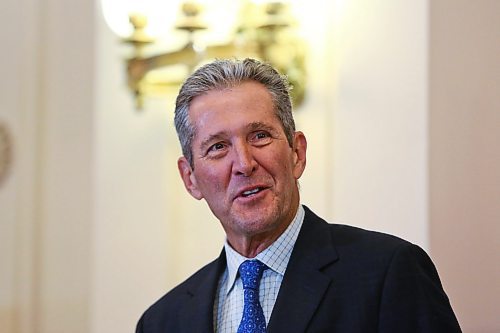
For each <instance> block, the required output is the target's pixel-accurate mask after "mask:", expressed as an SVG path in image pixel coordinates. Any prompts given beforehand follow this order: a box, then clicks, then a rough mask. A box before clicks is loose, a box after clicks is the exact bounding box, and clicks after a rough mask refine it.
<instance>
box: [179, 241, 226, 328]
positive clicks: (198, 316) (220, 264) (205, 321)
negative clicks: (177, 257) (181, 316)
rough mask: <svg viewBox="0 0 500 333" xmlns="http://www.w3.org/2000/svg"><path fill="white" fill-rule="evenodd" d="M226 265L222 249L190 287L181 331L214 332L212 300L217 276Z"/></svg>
mask: <svg viewBox="0 0 500 333" xmlns="http://www.w3.org/2000/svg"><path fill="white" fill-rule="evenodd" d="M225 267H226V255H225V252H224V250H222V253H221V254H220V256H219V258H218V259H217V260H215V261H214V262H213V263H212V264H211V265H210V266H209V267H208V272H207V274H206V275H205V276H204V278H203V279H202V280H199V281H197V284H196V285H193V286H192V287H190V288H189V289H188V290H187V291H186V293H187V294H188V295H187V297H189V298H190V299H189V301H188V306H187V307H186V308H187V313H186V317H185V320H184V322H183V325H185V329H183V330H182V331H183V332H200V333H202V332H210V333H212V332H214V321H213V314H214V312H213V311H214V300H215V297H216V293H217V286H218V283H219V278H220V276H221V275H222V273H223V272H224V269H225Z"/></svg>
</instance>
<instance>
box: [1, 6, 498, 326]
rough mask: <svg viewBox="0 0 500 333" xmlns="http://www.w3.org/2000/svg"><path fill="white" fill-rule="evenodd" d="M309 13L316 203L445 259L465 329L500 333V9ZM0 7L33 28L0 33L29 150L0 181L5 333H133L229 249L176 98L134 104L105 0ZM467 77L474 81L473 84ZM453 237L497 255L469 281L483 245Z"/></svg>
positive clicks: (307, 121) (11, 106) (309, 173)
mask: <svg viewBox="0 0 500 333" xmlns="http://www.w3.org/2000/svg"><path fill="white" fill-rule="evenodd" d="M298 3H301V6H303V7H302V8H301V9H300V10H299V12H300V13H301V17H300V19H301V21H302V24H303V27H304V30H303V33H304V35H305V36H306V38H307V40H308V42H309V47H310V50H309V63H308V66H309V73H310V76H309V79H308V80H309V81H308V87H309V91H310V94H309V97H308V100H307V101H306V103H305V105H304V106H303V107H302V108H301V109H300V110H298V112H297V124H298V127H299V128H300V129H302V130H304V131H305V132H306V134H307V135H308V140H309V144H310V145H309V147H310V149H309V152H308V153H309V161H308V168H307V170H306V173H305V175H304V177H303V179H302V180H301V185H302V199H303V202H304V203H306V204H308V205H310V206H311V207H312V208H313V209H315V210H316V211H317V212H319V213H320V214H321V215H323V216H325V217H327V218H329V219H330V220H335V221H338V222H342V223H349V224H355V225H360V226H362V227H366V228H370V229H376V230H383V231H387V232H390V233H394V234H397V235H400V236H402V237H404V238H407V239H409V240H411V241H413V242H415V243H417V244H419V245H421V246H423V247H424V248H427V249H429V247H430V250H431V256H432V257H433V258H435V259H436V262H437V264H438V268H439V271H440V272H441V275H442V277H443V283H444V286H445V288H446V289H447V290H448V292H449V294H450V297H451V299H452V302H453V304H454V305H455V306H456V308H457V311H458V314H459V317H460V318H459V319H460V321H461V323H462V324H463V325H464V328H465V327H467V328H468V329H470V331H478V330H480V329H484V330H487V329H497V330H498V328H499V325H498V322H496V323H495V322H494V313H493V311H494V309H495V308H498V306H496V307H495V305H496V304H498V303H496V304H495V303H494V302H495V301H496V299H498V297H494V295H496V294H494V293H493V292H492V291H493V289H494V288H498V283H497V284H495V280H494V279H495V276H494V275H492V276H491V278H488V277H485V276H486V275H485V274H484V273H490V274H494V271H493V269H490V270H488V269H487V267H491V266H488V263H491V262H493V258H496V257H494V256H495V255H497V254H496V252H495V248H493V245H492V246H491V247H490V248H488V247H485V245H484V244H479V242H480V239H487V237H490V240H491V244H494V243H493V242H494V241H495V240H498V233H497V234H496V237H495V234H494V233H493V232H491V230H493V229H492V227H493V226H495V225H496V224H495V221H498V220H499V219H498V214H499V210H498V207H496V206H495V205H494V202H498V192H495V191H498V188H499V187H500V186H498V169H499V168H498V150H496V152H497V155H495V151H493V147H495V145H494V143H493V142H494V141H495V142H496V141H498V134H497V133H498V131H494V130H493V126H494V124H495V123H494V121H495V120H496V121H497V123H498V112H496V113H494V112H493V110H498V109H499V108H498V104H496V109H494V108H493V106H492V105H491V104H489V103H494V101H495V102H496V103H498V98H497V99H495V97H496V96H494V95H493V90H492V89H493V88H491V86H492V85H493V84H494V83H495V82H494V81H493V80H494V73H493V72H492V71H489V69H492V68H494V66H495V65H496V66H498V63H495V61H494V60H495V59H494V56H493V46H491V45H489V44H488V43H487V41H488V40H490V39H493V37H492V34H493V31H495V30H494V27H497V30H498V24H497V25H496V26H493V25H494V20H493V15H494V14H493V12H494V10H493V9H494V8H495V9H496V10H497V11H498V5H497V4H496V3H495V2H494V1H491V2H486V1H480V2H478V3H477V4H480V5H476V6H472V5H468V3H466V2H465V1H462V2H455V1H451V0H450V1H440V2H435V3H434V2H433V3H432V5H430V3H431V2H429V4H428V2H427V1H412V2H405V3H403V2H401V1H398V0H386V1H382V2H378V3H377V4H375V3H374V2H373V1H371V0H358V1H340V0H339V1H335V2H328V3H329V5H328V6H326V7H325V4H324V3H325V2H324V1H320V0H314V1H308V2H307V3H306V4H304V2H300V1H299V2H298ZM1 6H2V7H1V8H0V16H1V19H2V22H5V24H6V25H7V26H9V27H20V28H19V33H18V34H17V35H16V34H12V31H11V29H2V30H0V37H1V40H2V41H3V42H4V41H5V42H4V43H5V44H3V45H6V47H7V48H8V49H9V50H10V51H11V52H8V53H6V54H5V55H4V56H2V60H3V61H4V63H5V64H7V66H5V69H6V73H7V75H5V76H3V77H2V78H0V84H1V89H0V106H1V107H0V120H4V121H5V122H7V123H8V125H9V126H10V127H11V129H12V132H13V136H14V143H15V164H14V168H13V169H12V173H11V175H10V177H9V178H8V179H7V181H6V182H5V183H4V184H3V185H2V187H0V261H1V262H2V265H1V266H0V288H1V289H0V327H1V328H2V332H4V331H5V332H6V333H34V332H37V333H58V332H72V333H73V332H76V333H78V332H94V333H98V332H109V333H113V332H117V333H118V332H126V331H133V327H134V325H135V322H136V321H137V318H138V317H139V315H140V314H141V312H142V311H143V310H144V309H145V307H146V306H147V305H149V304H151V302H153V301H154V300H155V299H156V298H158V297H159V296H160V295H161V294H162V293H163V292H165V291H166V290H168V289H169V288H171V287H172V286H173V285H175V284H176V283H177V282H179V281H180V280H182V279H184V278H185V277H186V276H187V275H188V274H190V273H191V272H193V271H194V270H195V269H197V268H198V267H200V265H202V264H203V263H206V262H207V261H208V260H210V259H211V258H213V257H214V256H216V255H217V254H218V252H219V251H220V247H221V244H222V241H223V233H222V230H221V228H220V227H219V226H218V223H217V221H215V219H214V218H213V217H212V216H211V214H210V213H209V211H208V209H207V207H206V206H205V204H204V203H203V202H196V201H194V200H193V199H191V198H190V197H189V195H188V194H186V193H185V191H184V189H183V187H182V184H181V182H180V180H179V178H178V176H177V171H176V168H175V166H174V165H175V160H176V158H177V156H178V154H179V148H178V144H177V139H176V137H175V134H174V131H173V126H172V114H171V110H172V99H170V100H167V101H165V100H150V101H149V102H148V108H147V111H145V112H142V113H138V112H136V111H135V110H134V108H133V101H132V99H131V97H130V95H129V93H128V91H127V89H126V87H125V84H124V82H125V80H124V77H123V63H121V61H120V60H121V58H122V57H123V56H124V55H125V54H126V53H127V49H126V48H125V47H123V46H122V45H119V44H118V43H117V40H116V36H114V35H113V34H112V33H111V32H110V31H109V30H108V28H107V27H106V26H105V24H104V22H103V20H102V17H101V13H100V10H99V8H98V6H97V4H96V3H94V2H92V1H90V2H89V1H78V2H74V1H73V2H68V1H65V0H43V1H37V0H15V1H14V0H8V1H3V2H2V3H1ZM322 6H323V7H322ZM456 6H458V7H456ZM319 7H321V8H322V10H321V11H319V12H318V10H317V8H319ZM469 7H471V8H469ZM473 7H474V8H473ZM453 8H457V9H456V11H453V10H452V11H451V12H449V10H450V9H453ZM450 13H452V14H453V13H456V15H457V16H450V18H449V17H448V15H452V14H450ZM459 14H460V15H462V17H460V16H458V15H459ZM488 17H489V20H488V19H487V18H488ZM429 19H430V24H429ZM450 19H451V20H450ZM453 19H455V21H454V20H453ZM449 20H450V23H453V24H450V25H449V24H448V21H449ZM474 22H481V23H483V22H484V23H485V24H479V23H474ZM487 22H489V23H487ZM463 23H466V24H463ZM429 27H430V28H429ZM460 29H463V31H462V30H460ZM319 32H324V33H319ZM457 32H460V35H461V36H462V35H465V36H470V38H468V39H465V42H467V45H473V46H474V47H472V48H469V47H467V48H465V49H466V51H467V52H471V53H472V54H473V55H474V57H471V58H468V57H457V54H456V53H462V52H459V51H460V50H462V49H461V45H462V44H460V43H461V42H464V39H463V38H456V35H457ZM464 52H465V51H464ZM497 53H498V52H497ZM465 54H469V53H465ZM429 55H430V56H429ZM490 55H491V56H490ZM449 58H452V60H453V61H447V60H446V59H449ZM465 65H467V66H465ZM464 66H465V68H466V69H465V70H464ZM496 70H497V73H498V67H496ZM464 71H466V73H467V74H468V77H469V79H470V80H469V81H463V80H460V79H461V78H462V75H461V74H462V73H464ZM497 76H498V75H497ZM459 83H460V84H459ZM489 89H491V90H489ZM450 95H451V96H452V97H453V98H449V96H450ZM472 101H474V115H472V114H471V113H470V112H469V111H470V110H471V108H468V107H466V105H467V104H468V103H472ZM479 115H480V116H479ZM450 118H451V119H453V122H450V121H448V120H449V119H450ZM429 126H430V127H429ZM429 131H430V132H429ZM457 132H459V134H460V135H458V134H457ZM463 133H464V134H463ZM495 135H496V136H495ZM495 139H497V140H495ZM449 147H453V149H448V148H449ZM479 147H483V149H484V150H483V149H479ZM487 147H490V148H487ZM464 150H465V151H466V152H467V154H464V155H462V154H461V153H462V152H464ZM469 157H471V158H469ZM473 161H478V162H477V164H474V163H472V162H473ZM495 163H496V164H495ZM488 165H491V166H492V167H491V168H490V167H488ZM494 165H496V168H493V166H494ZM489 168H490V169H489ZM449 170H452V172H449ZM471 174H473V175H476V174H479V175H481V177H477V178H476V177H474V178H472V177H470V175H471ZM495 177H497V178H495ZM457 179H458V180H457ZM463 187H467V189H472V190H470V191H461V190H462V188H463ZM476 193H485V194H484V195H481V196H479V195H477V196H476V195H472V194H476ZM488 194H489V195H488ZM495 195H496V199H495ZM479 197H486V198H487V199H486V200H479V199H478V198H479ZM466 200H467V203H468V205H465V204H464V202H465V201H466ZM429 205H430V206H429ZM428 206H429V208H428ZM497 206H498V205H497ZM450 207H460V211H458V212H457V210H451V209H450ZM478 212H480V213H478ZM458 213H460V214H458ZM464 216H466V217H467V221H470V220H472V219H474V221H475V223H474V224H469V223H466V222H467V221H466V220H465V217H464ZM478 216H482V218H478ZM450 221H453V224H452V225H451V226H450ZM476 226H477V228H476ZM450 228H453V230H454V231H457V232H461V233H463V234H465V233H467V234H468V235H472V236H471V237H468V238H467V241H468V242H467V246H469V247H474V248H473V250H472V251H473V252H474V253H481V256H482V257H486V258H491V259H488V260H486V259H485V260H484V262H485V263H486V264H482V263H481V262H480V261H478V260H476V262H475V263H474V265H475V268H476V273H471V274H469V272H467V273H465V272H463V271H462V270H463V269H464V267H470V266H463V265H462V264H463V263H464V262H463V261H462V260H459V259H458V258H460V259H461V258H462V257H466V256H467V253H470V252H467V253H461V252H460V250H462V249H467V250H469V248H467V246H462V244H463V242H460V241H461V240H462V238H461V236H460V237H453V238H452V239H450V233H449V229H450ZM207 236H208V238H210V241H206V237H207ZM470 240H474V241H476V242H477V243H478V244H477V245H474V243H471V242H470ZM454 242H455V243H454ZM456 242H460V243H459V244H456ZM448 244H451V245H450V246H448ZM445 245H446V246H445ZM479 245H482V246H479ZM456 253H461V255H460V256H458V255H456ZM496 261H498V260H496ZM497 273H498V271H497ZM497 276H498V275H497ZM496 280H498V278H496ZM488 282H489V283H488ZM478 284H480V287H476V285H478ZM486 284H489V285H490V286H491V287H490V288H485V287H484V285H486ZM478 290H479V291H480V292H477V291H478ZM497 291H498V289H497ZM482 299H484V300H487V301H488V302H489V304H488V306H489V309H491V311H490V312H488V308H484V307H481V305H480V303H481V300H482ZM483 309H484V310H483ZM481 325H482V326H481ZM486 325H488V326H486Z"/></svg>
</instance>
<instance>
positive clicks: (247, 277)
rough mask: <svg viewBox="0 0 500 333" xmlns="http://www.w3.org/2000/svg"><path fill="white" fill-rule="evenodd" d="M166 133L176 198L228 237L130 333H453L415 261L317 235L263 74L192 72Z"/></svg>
mask: <svg viewBox="0 0 500 333" xmlns="http://www.w3.org/2000/svg"><path fill="white" fill-rule="evenodd" d="M175 125H176V129H177V133H178V135H179V140H180V142H181V146H182V151H183V156H182V157H181V158H179V160H178V168H179V172H180V175H181V177H182V180H183V182H184V184H185V187H186V189H187V191H188V192H189V193H190V194H191V195H192V196H193V197H194V198H196V199H198V200H201V199H205V201H206V202H207V204H208V206H209V207H210V209H211V211H212V212H213V214H214V215H215V216H216V217H217V218H218V219H219V221H220V222H221V224H222V227H223V229H224V231H225V233H226V236H227V238H226V243H225V245H224V249H223V251H222V253H221V255H220V256H219V258H218V259H216V260H215V261H213V262H212V263H210V264H208V265H207V266H205V267H203V268H202V269H201V270H199V271H198V272H197V273H195V274H194V275H193V276H191V277H190V278H189V279H187V280H186V281H185V282H184V283H182V284H181V285H179V286H178V287H176V288H174V289H173V290H172V291H170V292H169V293H167V294H166V295H165V296H164V297H163V298H161V299H160V300H159V301H157V302H156V303H155V304H154V305H152V306H151V307H150V308H149V309H148V310H147V311H146V312H145V313H144V315H143V316H142V317H141V319H140V321H139V323H138V325H137V332H141V333H159V332H175V333H181V332H188V333H192V332H196V333H198V332H214V331H215V332H231V333H233V332H286V333H292V332H349V333H352V332H460V327H459V325H458V322H457V320H456V318H455V315H454V314H453V310H452V309H451V306H450V303H449V301H448V298H447V296H446V294H445V292H444V291H443V289H442V286H441V282H440V280H439V277H438V274H437V272H436V270H435V268H434V265H433V264H432V262H431V260H430V258H429V257H428V256H427V255H426V253H425V252H424V251H423V250H421V249H420V248H419V247H417V246H415V245H413V244H411V243H408V242H406V241H404V240H401V239H399V238H396V237H394V236H390V235H385V234H381V233H376V232H370V231H365V230H362V229H358V228H354V227H350V226H344V225H335V224H328V223H326V222H325V221H324V220H322V219H321V218H319V217H318V216H316V215H315V214H314V213H313V212H312V211H311V210H309V209H308V208H307V207H305V206H302V205H301V204H300V195H299V188H298V179H299V178H300V177H301V175H302V172H303V171H304V168H305V166H306V150H307V142H306V138H305V136H304V134H303V133H302V132H299V131H296V130H295V124H294V120H293V116H292V107H291V103H290V97H289V90H288V84H287V81H286V79H285V78H283V77H282V76H280V75H279V74H278V73H277V72H276V71H275V70H274V69H273V68H272V67H270V66H268V65H266V64H263V63H260V62H258V61H255V60H251V59H246V60H243V61H236V60H219V61H215V62H213V63H210V64H208V65H205V66H203V67H202V68H200V69H199V70H197V71H196V72H195V73H194V74H193V75H192V76H190V77H189V78H188V79H187V80H186V82H185V83H184V85H183V86H182V88H181V91H180V93H179V96H178V98H177V103H176V110H175Z"/></svg>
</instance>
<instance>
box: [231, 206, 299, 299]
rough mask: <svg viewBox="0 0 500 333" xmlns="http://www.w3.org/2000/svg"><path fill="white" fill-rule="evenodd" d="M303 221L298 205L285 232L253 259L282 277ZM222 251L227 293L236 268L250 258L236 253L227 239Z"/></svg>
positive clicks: (236, 274)
mask: <svg viewBox="0 0 500 333" xmlns="http://www.w3.org/2000/svg"><path fill="white" fill-rule="evenodd" d="M303 221H304V208H303V207H302V205H299V208H298V209H297V214H296V215H295V218H294V219H293V220H292V223H290V225H289V226H288V227H287V228H286V230H285V231H284V232H283V233H282V234H281V236H280V237H279V238H278V239H277V240H276V241H275V242H274V243H272V244H271V245H270V246H269V247H268V248H267V249H265V250H264V251H262V252H261V253H259V254H258V255H257V256H256V257H255V259H258V260H260V261H261V262H263V263H264V264H266V266H267V267H269V268H270V269H271V270H273V271H274V272H276V273H278V274H280V275H282V276H283V275H284V274H285V270H286V267H287V265H288V261H289V260H290V256H291V254H292V250H293V246H294V245H295V241H296V240H297V237H298V235H299V231H300V228H301V226H302V222H303ZM224 249H225V251H226V261H227V273H228V275H227V290H226V293H229V292H230V291H231V289H232V288H233V286H234V283H235V281H236V278H237V276H238V268H239V267H240V265H241V263H243V262H244V261H245V260H249V259H250V258H246V257H244V256H242V255H241V254H239V253H238V252H236V251H235V250H234V249H233V248H232V247H231V245H229V243H228V241H227V239H226V242H225V243H224Z"/></svg>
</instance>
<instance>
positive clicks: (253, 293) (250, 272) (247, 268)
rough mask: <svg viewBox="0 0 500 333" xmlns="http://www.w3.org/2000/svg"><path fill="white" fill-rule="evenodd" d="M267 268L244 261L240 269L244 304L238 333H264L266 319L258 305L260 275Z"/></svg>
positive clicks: (254, 262)
mask: <svg viewBox="0 0 500 333" xmlns="http://www.w3.org/2000/svg"><path fill="white" fill-rule="evenodd" d="M266 268H267V266H266V265H264V264H263V263H261V262H260V261H258V260H247V261H244V262H243V263H242V264H241V265H240V268H239V269H238V270H239V272H240V277H241V280H242V281H243V291H244V299H245V304H244V306H243V318H241V322H240V326H239V327H238V333H265V332H266V318H265V317H264V312H263V311H262V307H261V306H260V303H259V284H260V278H261V277H262V273H263V272H264V270H265V269H266Z"/></svg>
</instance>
